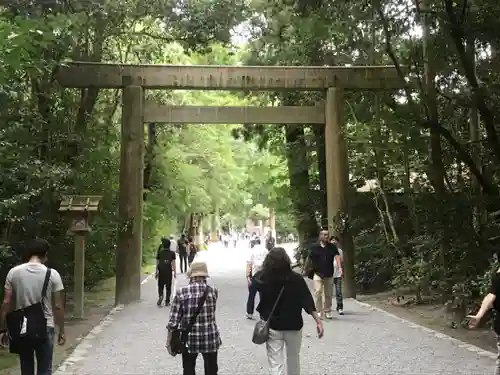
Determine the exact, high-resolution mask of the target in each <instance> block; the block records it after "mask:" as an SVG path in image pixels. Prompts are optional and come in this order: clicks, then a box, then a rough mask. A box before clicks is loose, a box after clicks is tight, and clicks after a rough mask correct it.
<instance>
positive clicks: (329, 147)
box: [325, 87, 356, 298]
mask: <svg viewBox="0 0 500 375" xmlns="http://www.w3.org/2000/svg"><path fill="white" fill-rule="evenodd" d="M344 105H345V100H344V89H343V88H341V87H330V88H328V89H327V90H326V105H325V156H326V191H327V195H326V199H327V215H328V227H329V230H330V235H332V234H334V235H336V236H338V237H339V239H340V244H341V245H342V250H343V257H344V262H343V271H344V280H345V282H344V292H343V294H344V296H345V297H346V298H356V283H355V282H354V280H355V278H354V254H355V251H354V243H353V238H352V234H351V232H350V230H349V229H348V228H344V226H343V225H342V224H343V223H339V220H338V219H339V218H340V217H347V218H349V216H350V207H349V197H348V195H349V159H348V153H347V145H346V138H345V124H344ZM347 225H348V223H347Z"/></svg>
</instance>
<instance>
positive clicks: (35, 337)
mask: <svg viewBox="0 0 500 375" xmlns="http://www.w3.org/2000/svg"><path fill="white" fill-rule="evenodd" d="M49 281H50V268H47V272H46V273H45V280H44V282H43V287H42V297H41V299H40V302H37V303H35V304H33V305H31V306H27V307H25V308H22V309H19V310H14V311H12V312H10V313H9V314H7V318H6V321H7V331H8V332H9V350H10V352H11V353H15V354H19V353H20V351H21V349H22V348H25V347H30V346H34V345H36V344H37V343H40V342H43V341H44V340H46V339H47V319H46V318H45V313H44V311H43V310H44V309H43V307H44V303H43V299H44V298H45V296H46V295H47V287H48V285H49Z"/></svg>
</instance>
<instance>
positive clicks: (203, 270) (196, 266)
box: [187, 262, 209, 279]
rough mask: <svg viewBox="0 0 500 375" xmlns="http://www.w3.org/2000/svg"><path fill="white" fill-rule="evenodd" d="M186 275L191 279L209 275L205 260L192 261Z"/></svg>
mask: <svg viewBox="0 0 500 375" xmlns="http://www.w3.org/2000/svg"><path fill="white" fill-rule="evenodd" d="M187 276H188V277H189V278H190V279H192V278H193V277H209V275H208V268H207V264H206V263H205V262H193V263H191V267H190V268H189V270H188V272H187Z"/></svg>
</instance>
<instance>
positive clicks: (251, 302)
mask: <svg viewBox="0 0 500 375" xmlns="http://www.w3.org/2000/svg"><path fill="white" fill-rule="evenodd" d="M256 295H257V283H256V282H255V281H254V279H253V278H252V282H251V283H250V285H249V286H248V299H247V314H253V310H254V308H255V296H256Z"/></svg>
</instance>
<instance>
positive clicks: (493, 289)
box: [467, 268, 500, 375]
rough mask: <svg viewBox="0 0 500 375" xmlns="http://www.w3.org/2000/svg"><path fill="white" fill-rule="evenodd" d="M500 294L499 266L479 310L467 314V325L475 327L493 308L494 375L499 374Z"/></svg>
mask: <svg viewBox="0 0 500 375" xmlns="http://www.w3.org/2000/svg"><path fill="white" fill-rule="evenodd" d="M499 294H500V268H499V269H498V270H497V271H496V272H495V274H494V275H493V277H492V280H491V285H490V289H489V292H488V294H487V295H486V297H484V299H483V302H482V303H481V307H480V308H479V311H478V312H477V313H476V314H475V315H469V316H467V318H468V319H469V327H470V328H476V327H477V326H478V325H479V323H480V322H481V319H483V317H484V315H485V314H486V313H487V312H488V311H489V310H490V309H494V310H495V312H496V314H495V321H494V323H493V330H494V331H495V333H496V336H497V350H498V356H497V361H496V367H495V375H500V299H499V298H498V296H499Z"/></svg>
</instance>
